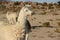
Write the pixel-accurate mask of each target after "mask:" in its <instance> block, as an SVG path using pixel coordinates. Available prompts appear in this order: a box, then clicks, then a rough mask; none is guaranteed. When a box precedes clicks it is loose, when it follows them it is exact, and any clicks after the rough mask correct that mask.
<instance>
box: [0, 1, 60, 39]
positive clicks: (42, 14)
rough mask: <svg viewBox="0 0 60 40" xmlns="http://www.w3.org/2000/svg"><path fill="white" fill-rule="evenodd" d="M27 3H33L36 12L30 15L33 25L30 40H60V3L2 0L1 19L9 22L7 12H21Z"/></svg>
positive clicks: (33, 9)
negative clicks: (3, 0) (4, 0)
mask: <svg viewBox="0 0 60 40" xmlns="http://www.w3.org/2000/svg"><path fill="white" fill-rule="evenodd" d="M25 4H29V5H32V7H31V10H32V11H34V12H35V14H34V15H33V16H29V17H28V20H29V22H30V24H31V27H32V29H31V31H32V32H30V33H29V40H60V5H58V4H56V3H49V4H48V3H46V2H44V3H37V2H0V21H4V22H8V20H7V19H6V12H7V11H14V12H19V10H20V9H21V8H22V7H23V6H24V5H25Z"/></svg>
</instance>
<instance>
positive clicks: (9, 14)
mask: <svg viewBox="0 0 60 40" xmlns="http://www.w3.org/2000/svg"><path fill="white" fill-rule="evenodd" d="M6 17H7V19H8V22H9V24H16V21H17V20H16V19H17V17H18V13H17V12H12V11H8V12H7V15H6Z"/></svg>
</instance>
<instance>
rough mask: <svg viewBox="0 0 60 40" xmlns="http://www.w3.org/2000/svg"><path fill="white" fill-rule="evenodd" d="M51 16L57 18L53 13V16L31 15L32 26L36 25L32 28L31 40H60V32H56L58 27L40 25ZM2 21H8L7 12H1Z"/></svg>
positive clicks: (0, 19) (0, 18)
mask: <svg viewBox="0 0 60 40" xmlns="http://www.w3.org/2000/svg"><path fill="white" fill-rule="evenodd" d="M41 17H42V18H41ZM49 18H50V19H55V18H56V17H54V16H52V15H51V16H47V15H46V16H41V15H34V16H31V17H30V16H29V18H28V20H29V22H30V23H31V26H32V27H33V26H35V27H36V28H35V29H32V32H30V33H29V40H60V33H57V32H55V29H56V27H52V28H50V27H39V26H40V25H41V23H43V21H44V20H45V19H49ZM0 21H4V22H8V21H7V19H6V16H5V14H0ZM46 21H47V20H46ZM46 21H44V22H46ZM39 22H41V23H39ZM54 22H55V21H54Z"/></svg>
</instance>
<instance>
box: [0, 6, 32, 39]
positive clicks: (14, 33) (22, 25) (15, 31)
mask: <svg viewBox="0 0 60 40" xmlns="http://www.w3.org/2000/svg"><path fill="white" fill-rule="evenodd" d="M32 14H33V13H32V11H31V10H29V7H27V6H24V7H23V8H22V9H21V10H20V13H19V16H18V20H17V22H16V24H14V25H11V24H5V25H3V24H2V25H0V40H20V38H23V37H24V35H25V32H26V31H27V30H26V20H27V17H28V15H32ZM25 36H28V34H27V35H25ZM26 40H27V38H26Z"/></svg>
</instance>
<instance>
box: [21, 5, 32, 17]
mask: <svg viewBox="0 0 60 40" xmlns="http://www.w3.org/2000/svg"><path fill="white" fill-rule="evenodd" d="M30 7H31V5H25V6H24V7H23V8H22V9H21V10H23V12H24V14H25V15H26V16H29V15H32V11H31V10H30Z"/></svg>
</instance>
